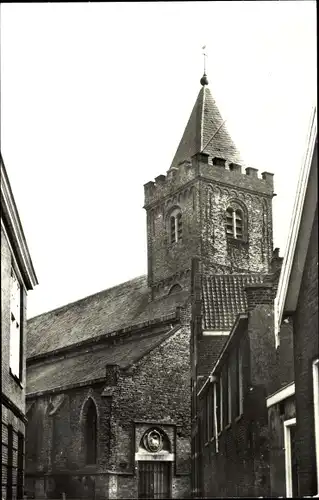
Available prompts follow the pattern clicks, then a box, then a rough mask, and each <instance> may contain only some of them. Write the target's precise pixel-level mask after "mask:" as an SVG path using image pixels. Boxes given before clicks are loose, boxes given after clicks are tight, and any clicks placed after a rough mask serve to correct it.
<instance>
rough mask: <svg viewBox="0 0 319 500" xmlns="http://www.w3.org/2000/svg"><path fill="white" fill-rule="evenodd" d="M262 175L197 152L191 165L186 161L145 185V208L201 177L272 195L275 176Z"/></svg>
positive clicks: (270, 174) (253, 169)
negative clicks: (243, 170)
mask: <svg viewBox="0 0 319 500" xmlns="http://www.w3.org/2000/svg"><path fill="white" fill-rule="evenodd" d="M238 174H239V175H238ZM261 175H262V177H261V178H260V177H258V169H256V168H253V167H247V168H246V169H245V173H243V172H242V166H241V165H239V164H237V163H233V162H230V163H228V162H227V160H226V159H225V158H219V157H216V156H215V157H213V158H210V156H209V155H208V154H207V153H197V154H196V155H194V156H193V157H192V161H191V162H190V161H189V160H185V161H183V162H181V163H180V164H179V166H178V167H172V168H170V169H169V170H168V172H167V175H166V176H165V175H158V176H157V177H156V178H155V181H150V182H147V183H146V184H144V193H145V206H148V205H150V204H153V203H156V202H157V201H159V200H162V199H163V198H165V197H167V196H169V195H170V194H172V193H173V192H175V191H176V190H178V189H179V188H180V187H181V186H182V185H184V184H186V183H188V182H190V181H192V180H196V179H197V178H199V177H204V178H206V179H208V180H209V181H215V182H216V183H221V184H224V185H229V186H231V187H236V188H243V189H247V190H250V191H256V192H259V193H263V194H265V195H269V196H272V195H273V174H272V173H270V172H263V173H262V174H261Z"/></svg>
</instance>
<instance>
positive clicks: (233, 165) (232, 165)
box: [229, 163, 242, 174]
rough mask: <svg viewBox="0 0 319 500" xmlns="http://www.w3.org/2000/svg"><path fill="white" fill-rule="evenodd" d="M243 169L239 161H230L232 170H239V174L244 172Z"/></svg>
mask: <svg viewBox="0 0 319 500" xmlns="http://www.w3.org/2000/svg"><path fill="white" fill-rule="evenodd" d="M241 169H242V166H241V165H238V164H237V163H229V170H230V172H238V173H239V174H241V173H242V171H241Z"/></svg>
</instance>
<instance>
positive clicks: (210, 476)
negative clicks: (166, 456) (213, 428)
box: [193, 283, 276, 497]
mask: <svg viewBox="0 0 319 500" xmlns="http://www.w3.org/2000/svg"><path fill="white" fill-rule="evenodd" d="M273 298H274V289H273V287H272V284H271V283H269V284H266V285H262V286H260V285H258V286H255V285H250V286H248V287H247V299H248V309H249V313H248V320H246V322H245V323H243V324H242V327H241V328H239V327H238V329H237V330H236V332H235V334H234V336H233V337H232V340H231V343H229V344H228V346H227V348H226V350H225V352H224V353H223V355H222V357H221V358H220V360H219V364H218V367H216V369H215V371H214V373H213V375H214V377H216V378H217V380H218V379H219V377H220V373H223V384H224V391H225V374H226V373H229V376H230V377H231V387H232V392H231V403H232V408H233V410H232V416H231V423H227V422H228V420H227V421H226V420H224V422H223V427H222V430H221V432H220V433H219V435H218V439H216V437H215V438H214V437H212V436H211V438H210V439H209V440H208V441H207V440H206V442H205V439H204V440H203V431H202V430H200V428H201V429H203V428H204V429H205V426H206V424H205V412H206V410H207V408H206V406H207V402H205V401H206V400H205V397H204V395H205V393H206V392H207V385H205V387H204V388H203V391H202V393H201V394H200V396H199V397H198V398H197V408H196V415H197V416H196V422H195V421H194V422H193V430H194V438H195V440H197V443H198V444H197V446H198V447H199V448H198V450H197V454H196V455H195V451H196V450H195V449H194V445H193V455H195V456H194V462H195V469H197V473H198V474H199V475H200V476H201V477H200V478H199V483H200V484H197V496H208V497H215V496H217V497H239V496H257V497H258V496H268V495H269V494H270V474H269V452H270V450H269V428H268V413H267V407H266V396H267V394H268V391H269V389H270V387H271V383H272V377H273V374H274V370H275V367H276V350H275V337H274V332H273ZM245 325H246V326H245ZM238 345H240V349H241V352H242V366H243V394H244V399H243V413H242V415H238V416H236V412H237V411H238V410H237V409H236V408H237V406H236V404H237V403H236V397H237V396H236V390H235V389H234V387H237V385H236V384H237V382H236V380H237V371H236V370H237V368H236V366H235V364H236V363H235V357H236V356H235V349H237V348H238V347H236V346H238ZM234 356H235V357H234ZM227 367H229V369H228V368H227ZM227 387H228V386H227ZM227 401H228V390H227V389H226V392H224V397H223V411H224V415H225V414H226V413H227V410H228V404H227ZM218 411H219V410H218ZM224 418H225V417H224ZM196 426H197V427H196ZM195 427H196V428H197V432H196V431H195ZM217 441H218V446H217ZM195 474H196V471H195ZM193 487H194V486H193Z"/></svg>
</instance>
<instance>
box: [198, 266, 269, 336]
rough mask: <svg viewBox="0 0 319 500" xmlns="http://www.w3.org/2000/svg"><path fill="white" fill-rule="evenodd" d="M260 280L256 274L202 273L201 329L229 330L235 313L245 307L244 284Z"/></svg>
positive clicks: (259, 281) (243, 309) (243, 310)
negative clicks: (207, 274) (208, 274)
mask: <svg viewBox="0 0 319 500" xmlns="http://www.w3.org/2000/svg"><path fill="white" fill-rule="evenodd" d="M262 281H263V277H262V275H257V274H251V275H249V274H228V275H226V274H215V275H211V276H206V275H203V276H202V298H203V306H202V314H203V329H204V330H227V329H229V330H230V329H231V327H232V325H233V323H234V321H235V319H236V316H237V314H238V313H240V312H245V311H246V309H247V299H246V293H245V291H244V288H245V286H246V285H248V284H250V283H261V282H262Z"/></svg>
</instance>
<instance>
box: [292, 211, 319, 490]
mask: <svg viewBox="0 0 319 500" xmlns="http://www.w3.org/2000/svg"><path fill="white" fill-rule="evenodd" d="M318 342H319V341H318V208H317V210H316V215H315V218H314V223H313V228H312V233H311V239H310V242H309V247H308V252H307V258H306V262H305V267H304V272H303V277H302V283H301V287H300V292H299V299H298V305H297V310H296V312H295V315H294V350H295V384H296V415H297V429H296V447H297V454H298V481H299V495H300V496H305V495H313V494H315V493H317V491H316V489H317V488H316V474H315V464H316V461H315V449H314V417H313V382H312V361H313V359H314V358H315V357H316V356H317V357H318V354H319V346H318Z"/></svg>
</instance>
